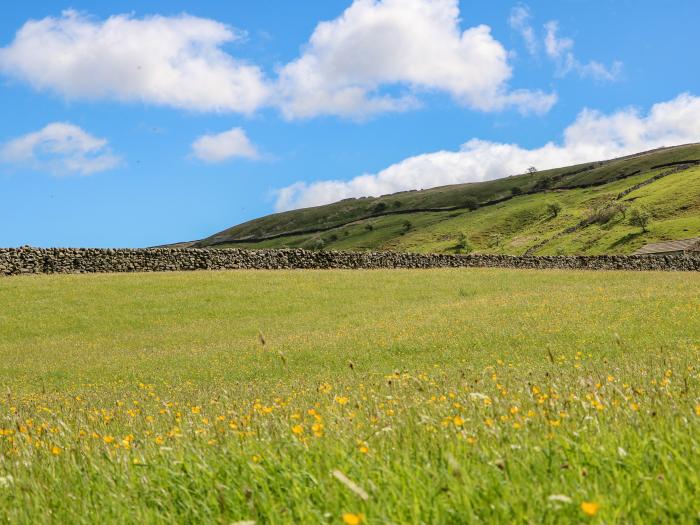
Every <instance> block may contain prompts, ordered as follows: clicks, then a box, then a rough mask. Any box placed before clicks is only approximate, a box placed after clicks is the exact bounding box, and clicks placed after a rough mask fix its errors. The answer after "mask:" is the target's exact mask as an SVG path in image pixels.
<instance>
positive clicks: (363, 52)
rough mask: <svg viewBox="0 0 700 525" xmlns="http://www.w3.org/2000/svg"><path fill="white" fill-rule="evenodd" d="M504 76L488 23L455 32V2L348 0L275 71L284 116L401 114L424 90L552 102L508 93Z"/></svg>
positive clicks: (526, 108)
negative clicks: (295, 55)
mask: <svg viewBox="0 0 700 525" xmlns="http://www.w3.org/2000/svg"><path fill="white" fill-rule="evenodd" d="M511 76H512V70H511V67H510V64H509V63H508V52H507V51H506V50H505V49H504V47H503V46H502V45H501V44H500V43H499V42H498V41H497V40H495V39H494V38H493V36H492V35H491V30H490V28H489V27H488V26H485V25H479V26H475V27H471V28H469V29H466V30H465V31H462V30H461V29H460V12H459V5H458V1H457V0H381V1H380V0H355V1H354V2H353V3H352V5H351V6H350V7H349V8H348V9H346V10H345V12H344V13H343V14H342V15H341V16H340V17H338V18H336V19H335V20H332V21H328V22H322V23H320V24H318V26H317V27H316V29H315V31H314V32H313V35H312V36H311V38H310V40H309V42H308V44H307V46H306V47H305V49H304V52H303V53H302V55H301V56H300V57H299V58H298V59H297V60H295V61H293V62H290V63H289V64H287V65H285V66H284V67H282V68H281V70H280V72H279V79H278V92H279V95H280V96H279V99H278V103H279V104H280V106H281V108H282V111H283V113H284V115H285V116H286V117H288V118H307V117H313V116H317V115H323V114H328V115H340V116H346V117H353V118H362V117H366V116H368V115H372V114H375V113H380V112H386V111H401V110H406V109H410V108H413V107H415V106H416V105H418V104H419V102H418V95H419V94H420V93H421V92H426V91H439V92H445V93H448V94H450V95H451V96H452V97H454V99H455V100H457V101H458V102H459V103H461V104H464V105H466V106H468V107H471V108H474V109H478V110H482V111H493V110H500V109H504V108H507V107H515V108H517V109H519V110H520V111H522V112H524V113H528V112H535V113H543V112H546V111H547V110H549V109H550V108H551V106H552V105H553V104H554V103H555V101H556V96H555V95H553V94H546V93H542V92H540V91H529V90H516V91H511V90H510V89H509V88H508V81H509V79H510V78H511Z"/></svg>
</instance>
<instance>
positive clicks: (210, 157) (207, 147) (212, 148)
mask: <svg viewBox="0 0 700 525" xmlns="http://www.w3.org/2000/svg"><path fill="white" fill-rule="evenodd" d="M192 154H193V155H194V156H195V157H196V158H198V159H199V160H201V161H204V162H207V163H210V164H215V163H219V162H225V161H227V160H231V159H234V158H246V159H257V158H258V157H259V154H258V150H257V149H256V148H255V146H254V145H253V143H252V142H251V141H250V139H249V138H248V136H247V135H246V133H245V131H244V130H243V129H241V128H233V129H231V130H229V131H224V132H223V133H218V134H216V135H203V136H201V137H199V138H198V139H197V140H195V141H194V143H193V144H192Z"/></svg>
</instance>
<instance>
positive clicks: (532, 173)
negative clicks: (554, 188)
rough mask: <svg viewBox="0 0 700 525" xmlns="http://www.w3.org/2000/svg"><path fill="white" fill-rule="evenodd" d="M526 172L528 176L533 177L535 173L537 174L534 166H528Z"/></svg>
mask: <svg viewBox="0 0 700 525" xmlns="http://www.w3.org/2000/svg"><path fill="white" fill-rule="evenodd" d="M527 172H528V173H529V174H530V175H534V174H535V173H537V168H535V167H534V166H530V167H529V168H528V169H527Z"/></svg>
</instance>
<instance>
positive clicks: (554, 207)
mask: <svg viewBox="0 0 700 525" xmlns="http://www.w3.org/2000/svg"><path fill="white" fill-rule="evenodd" d="M560 213H561V204H559V203H558V202H550V203H549V204H547V214H548V215H549V216H550V217H552V218H555V217H558V216H559V214H560Z"/></svg>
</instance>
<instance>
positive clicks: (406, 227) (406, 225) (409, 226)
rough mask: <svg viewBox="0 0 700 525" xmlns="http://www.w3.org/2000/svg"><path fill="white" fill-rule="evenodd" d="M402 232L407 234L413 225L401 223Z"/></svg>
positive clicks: (409, 222)
mask: <svg viewBox="0 0 700 525" xmlns="http://www.w3.org/2000/svg"><path fill="white" fill-rule="evenodd" d="M402 226H403V231H404V232H409V231H411V228H413V224H411V221H403V225H402Z"/></svg>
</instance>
